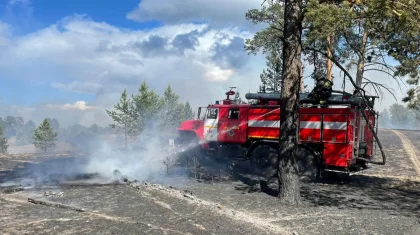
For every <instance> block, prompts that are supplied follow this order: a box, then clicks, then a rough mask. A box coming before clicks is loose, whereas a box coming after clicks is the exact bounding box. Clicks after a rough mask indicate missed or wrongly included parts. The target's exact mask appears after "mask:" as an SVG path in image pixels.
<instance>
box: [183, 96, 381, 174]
mask: <svg viewBox="0 0 420 235" xmlns="http://www.w3.org/2000/svg"><path fill="white" fill-rule="evenodd" d="M233 94H235V92H234V91H232V90H230V91H229V92H227V93H226V95H227V98H226V99H224V100H222V101H216V103H215V104H212V105H208V106H207V107H200V108H199V111H198V118H197V119H196V120H188V121H186V122H184V123H182V124H181V126H180V127H179V128H178V132H179V134H180V137H181V139H183V140H186V139H189V140H191V139H195V140H196V141H198V142H199V144H200V146H201V149H202V151H203V152H204V153H205V154H207V155H210V156H212V157H214V158H243V159H249V160H251V161H254V162H256V163H257V165H258V166H259V167H263V168H264V167H269V165H270V163H272V164H276V160H275V159H277V158H278V154H277V153H278V143H279V136H280V106H279V99H280V94H278V93H277V94H275V93H271V94H268V93H248V94H246V96H245V98H246V99H248V100H252V101H253V102H251V104H236V103H235V102H234V101H232V100H230V99H229V96H230V95H233ZM375 98H377V97H374V96H369V97H364V99H368V103H367V104H366V103H365V102H363V100H362V99H363V98H362V97H356V96H353V95H351V94H348V93H342V94H332V95H331V96H330V97H329V98H328V100H327V102H326V103H325V104H323V105H320V104H316V102H314V101H313V100H311V99H310V98H308V93H301V94H300V97H299V100H300V102H299V109H298V132H297V133H296V138H297V140H298V143H299V147H300V149H302V150H303V152H304V154H303V156H302V158H303V159H302V160H303V161H305V158H307V157H309V155H311V156H312V157H316V159H318V160H317V162H318V168H319V170H320V171H319V172H321V171H330V172H339V173H345V174H349V173H351V172H355V171H359V170H362V169H366V168H367V163H368V162H373V161H372V159H373V156H374V154H375V150H376V148H375V147H376V144H375V138H374V132H375V131H376V129H377V128H378V126H377V117H378V114H377V113H376V112H375V111H374V110H373V107H374V102H375ZM203 108H205V112H204V115H203V117H201V115H200V114H201V112H202V109H203ZM306 160H307V159H306ZM272 167H273V168H275V166H272ZM317 176H318V177H319V174H318V175H317Z"/></svg>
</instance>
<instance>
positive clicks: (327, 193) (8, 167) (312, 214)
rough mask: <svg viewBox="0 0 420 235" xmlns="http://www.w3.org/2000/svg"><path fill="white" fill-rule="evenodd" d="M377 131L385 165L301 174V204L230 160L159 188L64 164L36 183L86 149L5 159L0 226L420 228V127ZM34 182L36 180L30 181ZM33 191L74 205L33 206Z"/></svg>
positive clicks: (53, 229)
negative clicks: (349, 172) (331, 176)
mask: <svg viewBox="0 0 420 235" xmlns="http://www.w3.org/2000/svg"><path fill="white" fill-rule="evenodd" d="M379 135H380V138H381V140H382V144H383V146H384V148H385V151H386V154H387V156H388V159H387V165H385V166H374V165H372V166H370V167H371V168H370V169H368V170H366V171H365V172H363V173H361V174H358V175H353V176H352V177H351V178H350V179H341V180H335V181H324V182H312V181H310V180H304V181H303V182H302V187H301V188H302V199H303V204H302V205H300V206H288V205H283V204H280V203H279V201H278V200H277V198H276V197H274V196H272V195H274V194H275V190H276V187H275V185H272V191H270V192H260V190H259V188H258V180H257V178H256V177H254V176H252V175H250V174H246V173H247V171H246V170H245V169H246V166H247V163H246V162H245V163H241V162H235V165H234V166H233V168H232V164H231V162H229V163H226V162H219V163H213V164H211V167H210V166H208V164H207V165H206V164H204V169H201V171H200V172H199V173H201V174H198V177H199V178H201V179H193V178H191V177H190V178H188V177H185V176H184V175H171V176H170V177H169V178H167V179H165V180H163V181H162V182H160V181H157V182H155V183H160V184H155V185H152V184H145V183H143V182H138V183H133V182H131V180H129V181H127V182H124V181H122V182H121V181H118V182H117V180H118V177H117V178H114V179H103V178H100V177H99V176H98V175H96V174H95V173H94V172H92V173H91V174H86V173H83V174H81V173H80V174H79V173H78V172H76V174H73V173H74V172H68V171H67V172H66V171H65V169H66V167H63V168H61V169H63V170H61V171H59V172H50V173H51V174H49V177H46V178H45V177H44V178H42V179H38V181H36V182H35V183H34V180H33V179H37V178H36V177H37V175H36V174H34V172H39V171H48V170H49V169H51V167H50V166H52V165H54V164H62V165H63V166H66V164H83V159H84V156H77V157H75V156H73V154H67V155H63V156H39V157H34V156H31V155H14V156H2V157H1V158H0V167H1V169H0V184H1V183H3V186H2V187H1V188H0V190H1V192H0V208H1V212H0V215H1V216H0V226H1V231H2V232H3V233H6V234H25V233H30V234H32V233H36V234H57V233H65V234H73V233H78V234H81V233H82V234H115V233H120V234H273V233H274V234H293V233H295V234H356V233H357V234H413V235H414V234H420V180H419V178H420V175H419V173H418V172H417V170H416V162H417V161H420V153H419V150H417V149H416V148H415V147H414V146H420V132H416V131H404V130H399V131H392V130H381V131H380V133H379ZM404 137H405V138H404ZM70 155H72V156H70ZM64 163H66V164H64ZM34 169H36V170H34ZM60 173H61V174H60ZM211 176H212V177H211ZM31 179H32V181H31ZM27 182H29V183H28V184H29V186H30V187H25V185H24V184H25V183H27ZM4 183H8V184H4ZM127 183H129V184H127ZM19 184H22V186H18V185H19ZM27 186H28V185H27ZM28 197H29V198H32V199H35V200H40V201H41V202H42V201H45V202H51V203H56V205H68V206H72V208H73V209H72V208H60V207H54V206H46V205H38V204H33V203H29V202H28ZM74 208H76V209H77V208H80V209H83V210H84V212H78V211H76V210H74Z"/></svg>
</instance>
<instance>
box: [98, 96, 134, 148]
mask: <svg viewBox="0 0 420 235" xmlns="http://www.w3.org/2000/svg"><path fill="white" fill-rule="evenodd" d="M114 108H115V110H105V111H106V112H107V113H108V115H109V116H110V117H111V118H112V120H113V121H114V122H115V124H112V125H111V126H112V127H114V128H118V129H119V130H121V131H122V132H123V133H124V142H125V147H126V148H127V145H128V140H127V138H128V137H135V136H137V135H138V134H139V121H138V120H139V116H138V112H137V109H136V105H135V102H134V101H132V100H131V99H130V98H127V90H126V89H124V91H123V93H122V94H121V97H120V101H119V102H118V103H117V104H116V105H114Z"/></svg>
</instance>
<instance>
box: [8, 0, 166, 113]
mask: <svg viewBox="0 0 420 235" xmlns="http://www.w3.org/2000/svg"><path fill="white" fill-rule="evenodd" d="M138 4H139V1H138V0H124V1H110V0H106V1H101V0H88V1H86V0H71V1H61V0H31V1H22V2H16V3H13V1H10V0H0V21H2V22H4V23H7V24H9V25H11V26H13V34H14V35H15V36H24V35H26V34H30V33H33V32H36V31H37V30H41V29H43V28H45V27H48V26H49V25H51V24H55V23H56V22H57V21H58V20H60V19H62V18H64V17H67V16H71V15H75V14H80V15H86V16H87V17H89V18H91V19H92V20H94V21H98V22H107V23H109V24H111V25H114V26H117V27H122V28H128V29H133V30H141V29H150V28H155V27H158V26H161V25H162V23H161V22H159V21H156V20H155V21H149V22H135V21H132V20H128V19H127V18H126V14H127V12H129V11H131V10H133V8H135V7H136V5H138ZM0 80H1V81H2V82H1V86H0V93H1V94H2V95H1V99H2V100H3V101H4V102H7V103H12V104H15V105H25V106H33V105H36V104H38V103H47V102H50V101H51V97H54V102H58V101H62V102H74V101H77V100H84V101H92V100H93V99H94V97H95V96H94V95H93V94H81V93H75V92H68V91H63V90H59V89H55V88H53V87H51V86H48V85H46V84H39V83H36V82H31V81H28V82H22V80H20V79H17V78H16V77H14V76H13V75H9V76H8V75H2V76H1V77H0ZM18 90H25V92H23V93H20V92H17V91H18Z"/></svg>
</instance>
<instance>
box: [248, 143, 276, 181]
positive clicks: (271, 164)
mask: <svg viewBox="0 0 420 235" xmlns="http://www.w3.org/2000/svg"><path fill="white" fill-rule="evenodd" d="M278 159H279V152H278V149H277V148H275V147H274V146H272V145H268V144H261V145H259V146H257V147H256V148H255V149H254V150H253V151H252V154H251V159H250V160H251V167H252V170H253V172H254V173H256V175H258V176H261V177H263V178H265V179H266V180H267V181H268V180H270V179H271V178H273V177H277V173H278V164H279V161H278Z"/></svg>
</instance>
